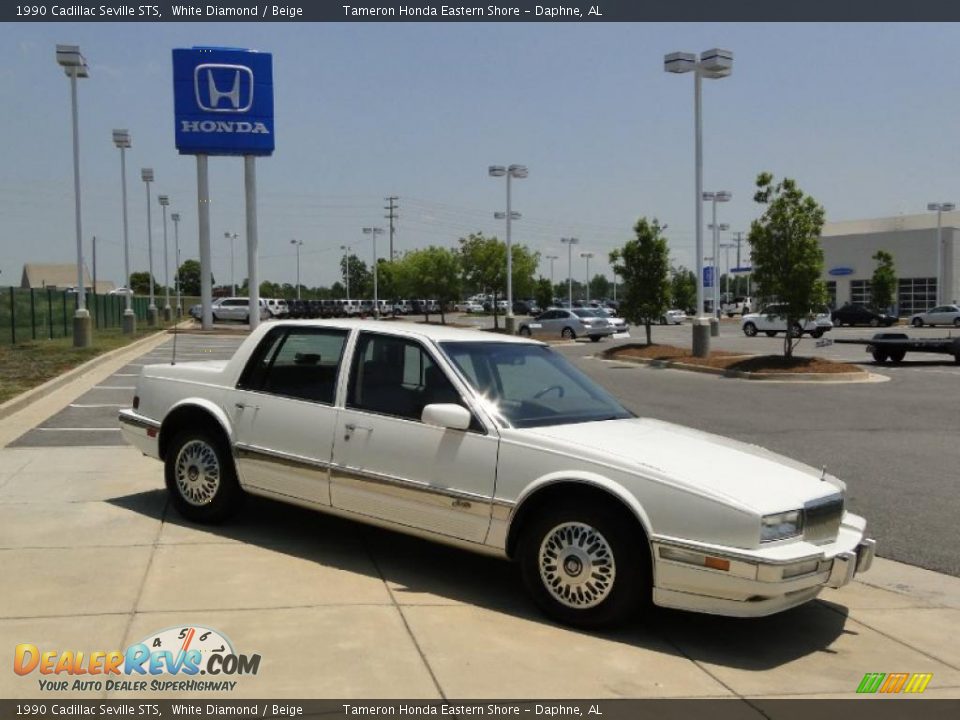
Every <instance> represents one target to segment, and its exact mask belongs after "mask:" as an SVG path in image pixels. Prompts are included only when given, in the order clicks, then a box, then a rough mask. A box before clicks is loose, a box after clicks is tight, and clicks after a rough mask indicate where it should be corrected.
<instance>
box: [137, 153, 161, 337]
mask: <svg viewBox="0 0 960 720" xmlns="http://www.w3.org/2000/svg"><path fill="white" fill-rule="evenodd" d="M140 179H141V180H143V183H144V185H146V186H147V255H149V261H148V263H147V265H148V268H147V269H148V270H149V271H150V305H149V306H147V325H149V326H150V327H156V326H157V303H156V299H155V298H154V289H153V228H151V227H150V223H151V220H150V183H152V182H153V168H143V169H141V170H140Z"/></svg>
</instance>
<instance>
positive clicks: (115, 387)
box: [90, 385, 137, 390]
mask: <svg viewBox="0 0 960 720" xmlns="http://www.w3.org/2000/svg"><path fill="white" fill-rule="evenodd" d="M90 389H91V390H136V389H137V388H136V387H135V386H134V385H94V386H93V387H92V388H90Z"/></svg>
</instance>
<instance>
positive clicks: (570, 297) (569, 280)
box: [560, 237, 580, 309]
mask: <svg viewBox="0 0 960 720" xmlns="http://www.w3.org/2000/svg"><path fill="white" fill-rule="evenodd" d="M560 242H562V243H564V244H565V245H566V246H567V305H568V306H569V308H570V309H573V246H574V245H576V244H578V243H579V242H580V240H579V239H578V238H574V237H571V238H560Z"/></svg>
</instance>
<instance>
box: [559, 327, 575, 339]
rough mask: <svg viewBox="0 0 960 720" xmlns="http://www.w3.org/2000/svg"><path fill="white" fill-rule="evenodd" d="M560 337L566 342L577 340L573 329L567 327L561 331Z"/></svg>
mask: <svg viewBox="0 0 960 720" xmlns="http://www.w3.org/2000/svg"><path fill="white" fill-rule="evenodd" d="M560 337H562V338H563V339H564V340H576V339H577V334H576V333H575V332H574V331H573V328H568V327H565V328H564V329H563V330H562V331H561V333H560Z"/></svg>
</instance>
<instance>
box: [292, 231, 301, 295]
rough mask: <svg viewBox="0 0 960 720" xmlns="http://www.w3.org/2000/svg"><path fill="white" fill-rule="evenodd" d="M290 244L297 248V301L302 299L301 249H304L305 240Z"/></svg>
mask: <svg viewBox="0 0 960 720" xmlns="http://www.w3.org/2000/svg"><path fill="white" fill-rule="evenodd" d="M290 244H291V245H293V246H294V247H296V248H297V300H299V299H300V248H302V247H303V240H291V241H290Z"/></svg>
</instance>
